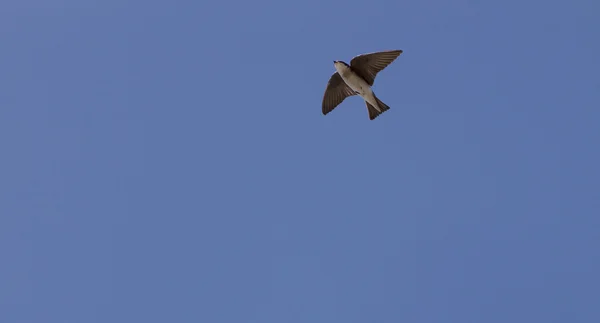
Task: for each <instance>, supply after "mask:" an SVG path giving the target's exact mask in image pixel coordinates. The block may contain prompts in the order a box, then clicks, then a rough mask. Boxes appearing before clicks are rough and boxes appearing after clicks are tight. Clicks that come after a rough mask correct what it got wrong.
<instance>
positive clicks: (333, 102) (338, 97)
mask: <svg viewBox="0 0 600 323" xmlns="http://www.w3.org/2000/svg"><path fill="white" fill-rule="evenodd" d="M355 94H356V93H354V91H352V89H351V88H350V87H349V86H348V85H347V84H346V82H344V80H343V79H342V77H341V76H340V74H338V72H335V73H333V75H331V78H330V79H329V82H328V83H327V88H326V89H325V95H323V107H322V108H323V114H324V115H325V114H328V113H329V112H331V111H332V110H333V109H334V108H335V107H337V106H338V105H339V104H340V103H342V101H344V100H345V99H346V98H347V97H349V96H352V95H355Z"/></svg>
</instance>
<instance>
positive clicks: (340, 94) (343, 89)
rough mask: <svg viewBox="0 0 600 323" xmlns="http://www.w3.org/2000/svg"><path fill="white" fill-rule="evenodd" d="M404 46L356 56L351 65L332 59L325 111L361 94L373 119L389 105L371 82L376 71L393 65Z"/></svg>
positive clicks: (326, 112)
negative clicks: (378, 96) (332, 68)
mask: <svg viewBox="0 0 600 323" xmlns="http://www.w3.org/2000/svg"><path fill="white" fill-rule="evenodd" d="M400 54H402V50H399V49H396V50H388V51H382V52H374V53H366V54H361V55H358V56H355V57H354V58H352V60H351V61H350V65H348V64H347V63H345V62H343V61H333V66H334V67H335V70H336V71H335V73H333V74H332V75H331V77H330V78H329V82H328V83H327V87H326V89H325V94H324V95H323V104H322V110H323V115H327V114H328V113H329V112H331V111H333V109H335V107H337V106H338V105H340V103H342V101H344V100H345V99H346V98H347V97H350V96H353V95H359V96H360V97H361V98H363V99H364V100H365V103H366V105H367V110H368V112H369V119H370V120H373V119H375V118H377V117H378V116H379V115H380V114H382V113H383V112H385V111H387V110H389V109H390V107H389V106H388V105H386V104H385V103H383V102H381V100H379V99H378V98H377V96H376V95H375V93H374V92H373V89H372V86H373V83H374V82H375V77H376V76H377V73H379V72H381V70H383V69H384V68H386V67H387V66H388V65H390V64H391V63H392V62H393V61H394V60H395V59H396V58H398V56H400Z"/></svg>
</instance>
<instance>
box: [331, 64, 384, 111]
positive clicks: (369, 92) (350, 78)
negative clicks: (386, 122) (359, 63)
mask: <svg viewBox="0 0 600 323" xmlns="http://www.w3.org/2000/svg"><path fill="white" fill-rule="evenodd" d="M334 66H335V69H336V71H337V73H338V74H340V76H341V77H342V80H344V83H346V84H347V85H348V86H349V87H350V88H351V89H352V90H353V91H354V92H356V93H357V94H358V95H360V97H362V98H363V99H364V100H365V101H366V102H369V103H370V104H371V105H372V106H374V107H375V109H377V111H379V112H381V109H380V108H379V106H378V105H377V101H376V100H375V96H374V95H373V89H371V86H370V85H369V84H367V81H365V80H364V79H363V78H362V77H360V76H358V74H356V73H355V72H354V71H352V69H350V67H349V66H346V65H345V64H344V63H340V62H336V63H334Z"/></svg>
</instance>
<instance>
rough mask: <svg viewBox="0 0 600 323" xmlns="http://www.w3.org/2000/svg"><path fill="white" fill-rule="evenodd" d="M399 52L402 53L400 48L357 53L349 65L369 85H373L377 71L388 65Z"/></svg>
mask: <svg viewBox="0 0 600 323" xmlns="http://www.w3.org/2000/svg"><path fill="white" fill-rule="evenodd" d="M400 54H402V51H401V50H389V51H385V52H378V53H369V54H363V55H358V56H356V57H354V58H353V59H352V60H351V61H350V67H351V68H352V70H353V71H354V72H356V74H358V75H360V76H361V77H362V78H363V79H365V81H367V83H368V84H369V85H373V83H374V82H375V76H377V73H379V72H380V71H381V70H383V69H384V68H386V67H387V66H388V65H390V63H392V62H393V61H394V60H395V59H396V58H397V57H398V56H400Z"/></svg>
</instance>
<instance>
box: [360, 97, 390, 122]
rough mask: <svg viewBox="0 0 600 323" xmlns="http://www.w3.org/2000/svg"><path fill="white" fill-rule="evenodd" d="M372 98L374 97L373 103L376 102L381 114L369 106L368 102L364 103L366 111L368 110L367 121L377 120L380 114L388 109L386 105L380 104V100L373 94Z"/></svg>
mask: <svg viewBox="0 0 600 323" xmlns="http://www.w3.org/2000/svg"><path fill="white" fill-rule="evenodd" d="M373 96H374V97H375V101H377V105H378V106H379V109H380V110H381V112H379V111H377V109H375V107H374V106H372V105H371V104H369V102H367V101H365V102H366V103H367V110H369V119H370V120H373V119H375V118H377V117H378V116H379V115H380V114H382V113H384V112H385V111H387V110H389V109H390V107H389V106H388V105H387V104H385V103H383V102H381V100H379V98H378V97H377V96H376V95H375V93H373Z"/></svg>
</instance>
